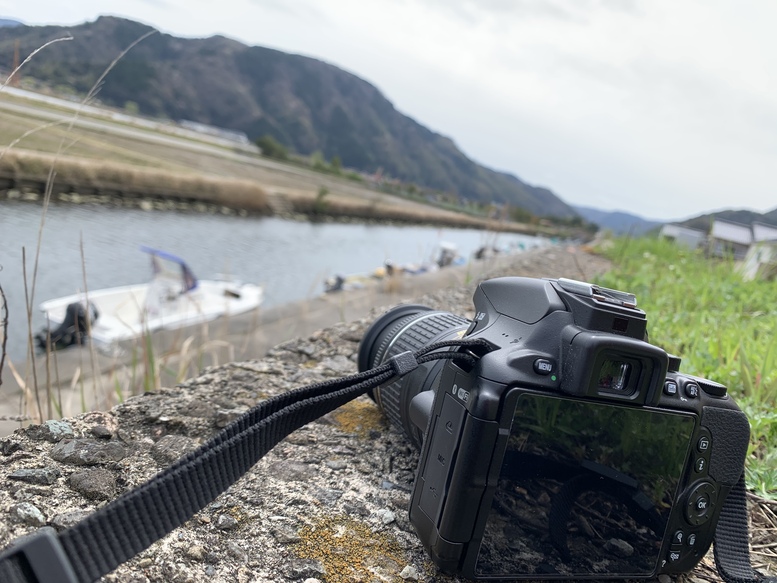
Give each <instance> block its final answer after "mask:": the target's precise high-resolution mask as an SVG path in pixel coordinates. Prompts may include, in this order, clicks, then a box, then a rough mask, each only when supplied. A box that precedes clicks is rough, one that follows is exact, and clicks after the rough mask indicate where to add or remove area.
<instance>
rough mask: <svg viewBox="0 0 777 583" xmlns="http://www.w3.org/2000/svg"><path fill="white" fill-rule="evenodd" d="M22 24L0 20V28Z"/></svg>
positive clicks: (21, 23) (20, 23)
mask: <svg viewBox="0 0 777 583" xmlns="http://www.w3.org/2000/svg"><path fill="white" fill-rule="evenodd" d="M23 25H24V23H23V22H19V21H18V20H11V19H10V18H0V28H3V27H6V26H10V27H12V26H23Z"/></svg>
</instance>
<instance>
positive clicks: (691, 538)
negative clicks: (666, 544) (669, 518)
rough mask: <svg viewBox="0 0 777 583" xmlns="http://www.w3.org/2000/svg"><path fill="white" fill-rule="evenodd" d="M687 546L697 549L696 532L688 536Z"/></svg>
mask: <svg viewBox="0 0 777 583" xmlns="http://www.w3.org/2000/svg"><path fill="white" fill-rule="evenodd" d="M686 544H687V545H688V546H689V547H695V546H696V533H695V532H692V533H691V534H689V535H688V539H687V542H686Z"/></svg>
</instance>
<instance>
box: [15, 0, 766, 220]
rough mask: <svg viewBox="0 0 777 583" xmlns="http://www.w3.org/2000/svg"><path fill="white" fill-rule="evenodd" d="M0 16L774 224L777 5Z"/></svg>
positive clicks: (572, 199) (571, 185)
mask: <svg viewBox="0 0 777 583" xmlns="http://www.w3.org/2000/svg"><path fill="white" fill-rule="evenodd" d="M106 4H107V3H106V2H104V1H102V2H101V1H97V0H70V1H68V2H62V1H61V0H27V1H25V2H19V0H0V15H2V16H4V17H9V18H15V19H18V20H21V21H23V22H25V23H26V24H44V23H50V24H76V23H79V22H83V21H85V20H93V19H94V18H96V17H97V16H98V15H100V14H106V13H110V14H114V15H118V16H125V17H128V18H132V19H134V20H139V21H142V22H144V23H146V24H149V25H151V26H154V27H156V28H159V29H160V30H162V31H163V32H167V33H170V34H174V35H177V36H186V37H205V36H210V35H213V34H223V35H225V36H228V37H231V38H234V39H237V40H240V41H242V42H245V43H247V44H251V45H261V46H267V47H272V48H276V49H280V50H283V51H287V52H291V53H298V54H303V55H307V56H311V57H315V58H318V59H321V60H324V61H327V62H329V63H331V64H334V65H337V66H339V67H341V68H343V69H345V70H347V71H349V72H351V73H354V74H356V75H358V76H359V77H362V78H363V79H365V80H367V81H369V82H371V83H373V84H374V85H376V86H377V87H378V88H379V89H380V90H381V91H382V93H383V94H384V95H385V96H386V97H387V98H388V99H389V100H390V101H391V102H392V103H393V104H394V106H395V107H396V108H397V109H398V110H399V111H401V112H402V113H404V114H406V115H409V116H410V117H412V118H414V119H415V120H416V121H418V122H419V123H421V124H422V125H425V126H427V127H428V128H430V129H432V130H434V131H436V132H439V133H441V134H444V135H446V136H449V137H451V138H452V139H453V140H454V141H455V142H456V143H457V144H458V146H459V147H460V148H461V149H462V150H463V151H464V152H465V153H466V154H467V155H468V156H469V157H471V158H472V159H474V160H475V161H477V162H478V163H480V164H483V165H484V166H487V167H489V168H494V169H497V170H504V171H507V172H510V173H512V174H515V175H516V176H518V177H519V178H521V179H522V180H524V181H526V182H529V183H530V184H535V185H540V186H545V187H548V188H550V189H551V190H553V191H554V192H555V193H556V194H558V195H559V196H560V197H561V198H562V199H564V200H565V201H566V202H568V203H570V204H576V205H584V206H592V207H596V208H600V209H610V210H625V211H629V212H633V213H636V214H639V215H641V216H643V217H645V218H658V219H664V220H668V219H676V218H685V217H690V216H693V215H697V214H701V213H703V212H709V211H712V210H718V209H722V208H747V209H752V210H757V211H761V212H763V211H768V210H773V209H774V208H777V189H775V186H774V172H775V168H777V99H775V98H776V97H777V34H775V33H774V29H775V23H777V2H770V1H768V0H758V1H755V0H642V1H632V0H567V1H561V0H416V1H412V0H288V1H287V0H220V1H218V2H214V1H213V0H130V1H125V2H123V3H122V6H123V7H122V8H121V9H118V10H112V11H110V12H106V8H105V7H106Z"/></svg>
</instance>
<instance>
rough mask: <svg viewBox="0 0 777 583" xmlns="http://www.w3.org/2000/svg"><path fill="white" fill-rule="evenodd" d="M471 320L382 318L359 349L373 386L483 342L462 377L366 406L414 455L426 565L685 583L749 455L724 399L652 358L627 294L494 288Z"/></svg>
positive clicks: (512, 283)
mask: <svg viewBox="0 0 777 583" xmlns="http://www.w3.org/2000/svg"><path fill="white" fill-rule="evenodd" d="M474 303H475V311H476V315H475V318H474V320H472V321H469V320H467V319H465V318H463V317H460V316H457V315H454V314H451V313H448V312H441V311H434V310H432V309H431V308H428V307H425V306H419V305H405V306H400V307H397V308H394V309H393V310H391V311H389V312H388V313H386V314H384V315H383V316H382V317H380V318H379V319H378V320H377V321H376V322H375V323H374V324H373V325H372V326H371V327H370V329H369V330H368V332H367V334H366V335H365V336H364V339H363V340H362V343H361V346H360V349H359V369H360V370H367V369H370V368H373V367H374V366H376V365H378V364H380V363H381V362H384V361H385V360H387V359H388V358H391V357H392V356H395V355H397V354H400V353H402V352H405V351H408V350H412V351H414V350H417V349H419V348H422V347H424V346H427V345H429V344H431V343H433V342H436V341H439V340H450V339H453V338H457V337H467V338H480V339H483V340H485V341H486V342H485V343H483V344H482V346H483V349H482V350H480V349H474V350H476V351H479V352H478V353H477V354H476V355H475V356H477V357H479V358H478V359H477V360H476V361H475V362H476V364H475V365H474V366H473V367H472V368H471V369H470V368H467V366H468V365H461V364H456V363H454V362H453V361H451V360H445V361H442V360H440V361H435V362H434V363H426V364H423V365H421V366H419V367H418V368H417V369H415V370H414V371H413V372H411V373H410V374H408V375H406V376H404V377H402V378H400V379H399V380H397V381H394V382H391V383H389V384H386V385H383V386H381V387H380V388H379V389H376V390H375V392H374V395H373V397H374V399H375V400H376V401H377V403H378V405H379V406H380V407H381V408H382V410H383V411H384V412H385V413H386V414H387V415H388V416H389V417H390V418H391V419H392V421H393V422H395V423H396V424H398V425H399V426H400V427H402V428H403V429H404V431H405V433H406V434H407V436H408V437H409V438H410V439H411V441H413V443H414V444H416V445H417V446H420V448H421V457H420V462H419V466H418V471H417V474H416V479H415V484H414V488H413V496H412V501H411V506H410V520H411V522H412V523H413V525H414V527H415V529H416V530H417V532H418V534H419V536H420V538H421V540H422V541H423V544H424V546H425V547H426V549H427V550H428V551H429V553H430V554H431V556H432V558H433V560H434V562H435V563H436V564H437V565H438V566H439V567H440V568H441V569H442V570H444V571H446V572H449V573H456V574H460V575H463V576H465V577H468V578H475V579H520V578H525V579H553V578H557V579H574V578H583V579H584V578H589V579H605V578H629V577H635V578H637V577H650V576H654V575H657V574H659V573H678V572H684V571H688V570H690V569H692V568H693V567H694V566H695V565H696V564H697V563H698V562H699V560H700V559H701V557H702V556H704V554H705V553H706V552H707V550H708V548H709V546H710V544H711V542H712V538H713V534H714V531H715V526H716V524H717V521H718V515H719V513H720V509H721V507H722V505H723V502H724V500H725V499H726V496H727V495H728V493H729V491H730V490H731V488H732V486H734V485H735V484H736V483H737V481H738V480H739V478H740V476H741V474H742V470H743V465H744V459H745V455H746V451H747V445H748V440H749V431H750V428H749V424H748V421H747V418H746V417H745V415H744V414H743V413H742V412H741V411H740V410H739V408H738V407H737V405H736V404H735V403H734V401H733V400H732V399H731V397H729V396H728V395H727V394H726V387H724V386H723V385H720V384H718V383H716V382H713V381H710V380H706V379H701V378H696V377H692V376H689V375H685V374H681V373H680V372H678V369H679V365H680V359H679V358H677V357H673V356H668V355H667V353H666V352H664V351H663V350H662V349H661V348H658V347H657V346H653V345H651V344H649V343H648V342H647V341H646V340H645V339H646V337H647V336H646V324H647V318H646V315H645V312H643V311H642V310H640V309H638V308H637V307H636V299H635V297H634V296H633V295H632V294H629V293H624V292H620V291H615V290H610V289H605V288H601V287H598V286H596V285H592V284H588V283H583V282H579V281H574V280H569V279H558V280H547V279H530V278H520V277H506V278H499V279H492V280H489V281H485V282H483V283H482V284H480V286H479V287H478V288H477V291H476V292H475V297H474ZM458 350H473V349H472V348H469V349H466V348H458Z"/></svg>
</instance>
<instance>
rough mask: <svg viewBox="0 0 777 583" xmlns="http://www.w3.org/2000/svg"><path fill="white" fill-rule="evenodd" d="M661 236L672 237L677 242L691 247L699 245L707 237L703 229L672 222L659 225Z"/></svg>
mask: <svg viewBox="0 0 777 583" xmlns="http://www.w3.org/2000/svg"><path fill="white" fill-rule="evenodd" d="M661 236H662V237H667V238H669V239H673V240H674V241H676V242H677V243H681V244H683V245H686V246H687V247H690V248H692V249H695V248H696V247H698V246H699V245H701V244H702V243H703V242H704V239H705V238H706V237H707V235H706V233H705V232H704V231H700V230H698V229H691V228H690V227H683V226H681V225H674V224H666V225H664V226H663V227H661Z"/></svg>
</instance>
